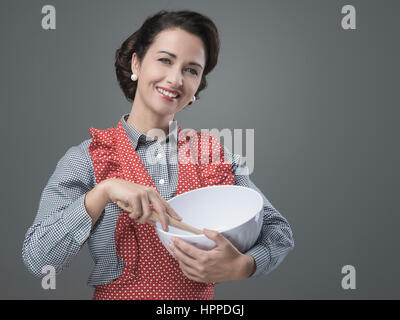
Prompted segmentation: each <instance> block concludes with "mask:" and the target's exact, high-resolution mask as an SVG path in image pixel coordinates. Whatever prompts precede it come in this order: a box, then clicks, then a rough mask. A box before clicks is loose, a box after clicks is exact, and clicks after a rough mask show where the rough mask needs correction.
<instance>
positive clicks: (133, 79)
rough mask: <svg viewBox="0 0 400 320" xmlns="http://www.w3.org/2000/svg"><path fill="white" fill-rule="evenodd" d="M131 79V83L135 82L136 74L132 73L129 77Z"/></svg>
mask: <svg viewBox="0 0 400 320" xmlns="http://www.w3.org/2000/svg"><path fill="white" fill-rule="evenodd" d="M131 79H132V81H136V80H137V75H136V74H134V73H132V75H131Z"/></svg>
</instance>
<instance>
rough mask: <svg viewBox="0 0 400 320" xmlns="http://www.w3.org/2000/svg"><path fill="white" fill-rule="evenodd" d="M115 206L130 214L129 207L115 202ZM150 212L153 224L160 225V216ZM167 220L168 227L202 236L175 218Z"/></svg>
mask: <svg viewBox="0 0 400 320" xmlns="http://www.w3.org/2000/svg"><path fill="white" fill-rule="evenodd" d="M116 204H117V206H118V207H120V208H121V209H123V210H125V211H127V212H132V209H131V207H127V206H125V205H124V204H123V203H122V202H121V201H117V203H116ZM151 211H152V216H151V219H152V220H153V221H155V222H160V223H161V221H160V216H159V215H158V213H157V212H155V211H154V210H151ZM167 218H168V225H170V226H173V227H175V228H178V229H181V230H185V231H189V232H192V233H194V234H203V231H201V230H200V229H197V228H195V227H192V226H190V225H188V224H186V223H184V222H181V221H179V220H176V219H175V218H172V217H171V216H168V215H167Z"/></svg>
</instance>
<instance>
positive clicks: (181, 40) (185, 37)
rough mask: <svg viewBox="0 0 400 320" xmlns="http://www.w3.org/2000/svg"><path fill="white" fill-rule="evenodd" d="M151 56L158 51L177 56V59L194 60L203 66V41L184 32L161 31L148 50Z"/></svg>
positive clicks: (174, 30)
mask: <svg viewBox="0 0 400 320" xmlns="http://www.w3.org/2000/svg"><path fill="white" fill-rule="evenodd" d="M149 51H151V52H152V53H153V54H156V53H157V52H158V51H168V52H171V53H173V54H175V55H176V56H177V59H183V60H186V59H191V60H193V59H196V60H197V61H198V62H199V63H201V64H202V65H204V62H205V47H204V44H203V41H202V40H201V39H200V38H199V37H197V36H195V35H194V34H191V33H189V32H187V31H185V30H182V29H168V30H164V31H161V32H160V33H159V34H158V35H157V36H156V37H155V39H154V42H153V44H152V46H151V47H150V48H149Z"/></svg>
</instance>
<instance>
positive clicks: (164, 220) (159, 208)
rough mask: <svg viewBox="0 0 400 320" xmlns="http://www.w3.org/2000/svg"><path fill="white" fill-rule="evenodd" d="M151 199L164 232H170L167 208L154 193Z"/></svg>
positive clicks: (150, 196)
mask: <svg viewBox="0 0 400 320" xmlns="http://www.w3.org/2000/svg"><path fill="white" fill-rule="evenodd" d="M149 199H150V201H151V203H152V204H153V207H154V211H156V212H157V214H158V217H159V219H160V222H161V225H162V228H163V230H164V231H168V222H169V221H168V217H167V211H166V209H165V207H164V206H163V203H162V202H161V201H160V199H159V198H158V197H157V196H156V195H154V193H152V194H150V195H149Z"/></svg>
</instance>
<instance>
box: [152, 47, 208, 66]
mask: <svg viewBox="0 0 400 320" xmlns="http://www.w3.org/2000/svg"><path fill="white" fill-rule="evenodd" d="M157 53H166V54H168V55H170V56H171V57H173V58H175V59H176V55H175V54H173V53H171V52H168V51H158V52H157ZM189 64H190V65H195V66H199V67H200V68H201V69H203V67H202V66H201V65H200V64H198V63H197V62H193V61H191V62H189Z"/></svg>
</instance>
